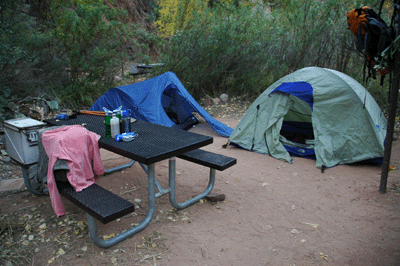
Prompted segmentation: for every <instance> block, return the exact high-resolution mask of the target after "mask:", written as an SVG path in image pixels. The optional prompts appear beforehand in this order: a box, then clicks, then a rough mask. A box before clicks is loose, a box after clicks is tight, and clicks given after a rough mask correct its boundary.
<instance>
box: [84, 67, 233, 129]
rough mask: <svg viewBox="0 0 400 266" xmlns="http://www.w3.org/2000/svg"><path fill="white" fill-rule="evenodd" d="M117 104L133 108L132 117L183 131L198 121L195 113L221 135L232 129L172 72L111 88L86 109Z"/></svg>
mask: <svg viewBox="0 0 400 266" xmlns="http://www.w3.org/2000/svg"><path fill="white" fill-rule="evenodd" d="M119 106H122V108H123V109H130V110H132V117H133V118H136V119H139V120H144V121H148V122H152V123H155V124H160V125H164V126H167V127H178V128H181V129H185V130H186V129H188V128H190V127H192V126H193V125H195V124H196V123H198V122H199V121H198V120H197V119H196V118H195V116H194V115H193V113H194V112H195V113H198V114H199V115H201V116H202V117H203V118H204V119H205V120H206V121H207V122H208V124H209V125H210V126H211V127H212V128H213V129H214V130H215V131H216V132H217V133H218V134H219V135H221V136H223V137H229V136H230V134H231V133H232V131H233V129H232V128H230V127H228V126H226V125H224V124H223V123H221V122H219V121H217V120H216V119H214V118H213V117H212V116H211V115H210V114H208V113H207V112H206V111H205V110H204V109H203V108H202V107H201V106H200V105H199V104H198V103H197V102H196V100H195V99H194V98H193V97H192V96H191V95H190V93H189V92H188V91H187V90H186V89H185V87H184V86H183V84H182V83H181V82H180V80H179V79H178V77H177V76H176V75H175V74H174V73H172V72H166V73H164V74H162V75H160V76H157V77H154V78H152V79H149V80H145V81H142V82H138V83H134V84H130V85H125V86H121V87H117V88H111V89H109V90H108V91H107V92H106V93H104V94H103V95H102V96H100V98H99V99H97V100H96V102H95V103H94V104H93V105H92V106H91V107H90V109H89V110H90V111H103V107H105V108H107V109H109V110H114V109H116V108H118V107H119Z"/></svg>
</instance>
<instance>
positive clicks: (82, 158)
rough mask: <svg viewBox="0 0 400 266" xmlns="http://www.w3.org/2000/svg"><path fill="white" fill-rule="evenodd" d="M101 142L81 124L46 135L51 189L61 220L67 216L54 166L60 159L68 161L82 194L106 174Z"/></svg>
mask: <svg viewBox="0 0 400 266" xmlns="http://www.w3.org/2000/svg"><path fill="white" fill-rule="evenodd" d="M99 139H100V136H99V135H97V134H96V133H93V132H91V131H89V130H87V129H86V128H84V127H82V126H80V125H72V126H63V127H60V128H57V129H54V130H48V131H46V132H44V133H43V135H42V142H43V147H44V149H45V151H46V154H47V156H48V157H49V165H48V171H47V187H48V189H49V194H50V199H51V204H52V206H53V210H54V211H55V213H56V214H57V216H58V217H59V216H62V215H65V210H64V205H63V204H62V201H61V197H60V194H59V192H58V189H57V186H56V183H55V179H54V173H53V166H54V164H55V163H56V161H57V159H64V160H66V161H67V164H68V167H69V169H70V170H69V172H68V173H67V178H68V180H69V182H70V183H71V185H72V186H73V187H74V188H75V190H76V191H78V192H79V191H82V189H84V188H87V187H88V186H90V185H92V184H93V183H94V182H95V180H96V178H97V175H101V174H103V173H104V167H103V164H102V162H101V158H100V150H99V145H98V140H99ZM95 175H96V176H95Z"/></svg>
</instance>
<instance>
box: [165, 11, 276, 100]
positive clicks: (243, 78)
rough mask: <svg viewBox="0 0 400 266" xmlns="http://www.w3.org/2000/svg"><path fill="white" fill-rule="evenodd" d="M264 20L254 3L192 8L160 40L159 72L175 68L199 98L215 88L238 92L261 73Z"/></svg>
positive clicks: (248, 87) (264, 59)
mask: <svg viewBox="0 0 400 266" xmlns="http://www.w3.org/2000/svg"><path fill="white" fill-rule="evenodd" d="M269 26H270V25H269V18H268V16H266V15H265V10H264V9H262V8H259V7H258V6H255V7H252V6H250V5H241V6H240V7H239V8H236V7H235V6H234V5H229V4H221V5H216V6H215V7H214V8H212V9H209V8H206V9H205V10H204V11H202V12H196V11H194V12H193V13H192V14H191V19H190V20H189V21H187V22H186V24H185V25H184V28H183V29H182V30H179V31H177V32H176V33H175V34H174V35H173V36H172V37H171V38H170V39H169V40H168V41H166V42H165V43H164V50H163V51H164V53H163V55H162V59H161V60H162V62H163V63H164V64H165V67H164V68H163V70H164V71H165V70H166V69H168V70H172V71H174V72H175V73H176V74H177V76H178V77H179V78H180V79H181V80H182V81H183V83H184V85H185V87H186V88H187V89H188V90H189V91H190V92H191V93H192V94H193V95H194V97H195V98H197V99H198V98H199V97H200V96H201V95H203V94H216V93H220V92H227V93H232V94H235V95H243V94H246V93H249V92H250V91H253V90H254V89H255V88H256V89H257V88H258V90H263V88H262V87H261V86H262V84H263V80H264V78H265V77H266V74H267V73H266V63H267V62H268V57H269V54H268V47H269V43H270V42H271V41H272V40H270V39H269V38H268V37H269V36H268V34H266V32H267V31H266V29H267V28H268V27H269Z"/></svg>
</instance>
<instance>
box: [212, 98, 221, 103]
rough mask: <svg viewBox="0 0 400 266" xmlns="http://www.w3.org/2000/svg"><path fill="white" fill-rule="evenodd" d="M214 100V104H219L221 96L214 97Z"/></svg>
mask: <svg viewBox="0 0 400 266" xmlns="http://www.w3.org/2000/svg"><path fill="white" fill-rule="evenodd" d="M212 101H213V103H214V104H219V103H220V102H221V100H220V99H219V98H213V99H212Z"/></svg>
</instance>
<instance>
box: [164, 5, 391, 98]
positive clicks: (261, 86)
mask: <svg viewBox="0 0 400 266" xmlns="http://www.w3.org/2000/svg"><path fill="white" fill-rule="evenodd" d="M185 1H186V0H183V1H180V2H179V3H180V4H182V5H184V2H185ZM369 2H370V1H369ZM365 4H369V3H365ZM361 6H362V4H361V2H360V1H357V2H356V1H355V2H353V3H345V4H344V3H342V2H341V1H336V0H327V1H319V0H301V1H299V0H285V1H283V2H279V3H278V1H275V3H272V5H271V4H268V5H262V4H259V5H249V4H243V2H242V3H241V4H240V5H239V6H234V5H227V4H219V5H216V6H214V8H208V9H206V10H205V11H202V12H196V11H194V12H193V14H192V15H191V16H190V18H191V20H190V21H187V22H186V23H185V24H184V26H182V28H181V29H179V30H178V31H177V32H176V34H174V35H173V36H172V37H170V38H169V39H167V40H165V41H164V44H163V50H162V51H163V54H162V59H161V60H162V62H164V63H165V67H164V68H163V71H167V70H170V71H173V72H175V73H176V74H177V76H178V77H179V78H180V79H181V81H182V82H183V84H184V85H185V87H186V88H187V89H188V90H189V91H190V92H191V93H192V94H193V95H194V96H195V98H196V99H199V98H200V97H201V96H203V95H204V94H210V95H218V94H219V93H221V92H224V93H228V94H230V95H238V96H243V95H247V96H249V97H251V98H255V97H257V96H258V95H259V94H260V93H261V92H262V91H264V90H265V89H266V88H267V87H268V86H269V85H271V84H272V83H273V82H275V81H276V80H278V79H279V78H281V77H283V76H285V75H287V74H289V73H291V72H293V71H296V70H298V69H300V68H303V67H307V66H319V67H327V68H332V69H335V70H338V71H341V72H344V73H346V74H348V75H350V76H352V77H354V78H355V79H357V80H358V81H359V82H363V63H364V59H363V57H362V56H361V54H360V53H358V52H357V51H356V49H355V42H354V41H355V37H354V36H353V34H352V33H351V31H350V30H349V29H348V27H347V17H346V15H347V13H348V11H350V10H351V9H353V8H358V7H361ZM178 10H180V9H178ZM176 16H178V17H179V14H177V15H176ZM377 83H378V84H379V82H377ZM373 86H374V85H373ZM384 93H385V91H381V94H384Z"/></svg>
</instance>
